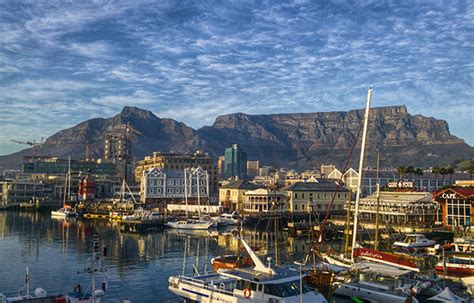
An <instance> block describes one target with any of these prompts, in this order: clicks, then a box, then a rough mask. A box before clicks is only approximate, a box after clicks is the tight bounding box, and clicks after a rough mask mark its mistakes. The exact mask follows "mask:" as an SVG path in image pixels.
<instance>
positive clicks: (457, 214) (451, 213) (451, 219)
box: [433, 187, 474, 228]
mask: <svg viewBox="0 0 474 303" xmlns="http://www.w3.org/2000/svg"><path fill="white" fill-rule="evenodd" d="M433 195H434V199H435V200H436V201H438V202H439V204H440V207H441V209H442V222H443V225H444V226H448V227H452V226H455V227H462V228H471V227H472V220H473V219H474V218H473V217H474V188H472V187H452V188H448V189H444V190H440V191H437V192H435V193H434V194H433Z"/></svg>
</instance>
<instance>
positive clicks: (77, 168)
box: [22, 156, 117, 175]
mask: <svg viewBox="0 0 474 303" xmlns="http://www.w3.org/2000/svg"><path fill="white" fill-rule="evenodd" d="M69 164H70V167H71V171H74V172H84V173H85V172H88V173H92V174H99V175H116V173H117V167H116V165H115V164H114V163H110V162H109V163H104V162H101V161H82V160H73V159H71V160H68V159H59V158H57V157H30V156H28V157H24V158H23V164H22V173H25V174H48V175H53V174H63V175H65V174H66V173H67V172H68V169H69Z"/></svg>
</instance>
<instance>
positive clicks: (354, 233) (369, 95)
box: [351, 87, 372, 262]
mask: <svg viewBox="0 0 474 303" xmlns="http://www.w3.org/2000/svg"><path fill="white" fill-rule="evenodd" d="M371 99H372V88H371V87H369V91H368V92H367V105H366V106H365V115H364V130H363V132H362V144H361V147H360V159H359V178H358V180H357V194H356V202H355V210H354V229H353V231H352V248H351V260H352V262H354V248H355V244H356V238H357V219H358V217H359V200H360V192H361V189H362V168H363V166H364V152H365V139H366V137H367V125H368V122H369V110H370V101H371Z"/></svg>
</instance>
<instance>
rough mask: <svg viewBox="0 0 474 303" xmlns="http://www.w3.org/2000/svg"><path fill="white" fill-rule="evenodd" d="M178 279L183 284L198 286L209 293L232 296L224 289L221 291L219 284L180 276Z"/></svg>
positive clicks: (230, 292)
mask: <svg viewBox="0 0 474 303" xmlns="http://www.w3.org/2000/svg"><path fill="white" fill-rule="evenodd" d="M179 278H180V281H181V282H182V283H185V284H191V285H195V286H198V287H201V288H204V289H207V290H210V291H214V292H218V293H221V294H225V295H230V296H233V294H234V293H233V292H232V291H228V290H226V289H223V288H222V287H221V285H220V283H217V284H211V283H210V281H204V280H201V279H196V278H192V277H186V276H180V277H179Z"/></svg>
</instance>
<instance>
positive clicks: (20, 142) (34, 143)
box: [10, 138, 43, 158]
mask: <svg viewBox="0 0 474 303" xmlns="http://www.w3.org/2000/svg"><path fill="white" fill-rule="evenodd" d="M10 141H11V142H14V143H18V144H23V145H29V146H31V154H32V156H33V158H34V157H35V147H41V156H43V138H41V143H36V141H35V140H33V142H31V141H19V140H10Z"/></svg>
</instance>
